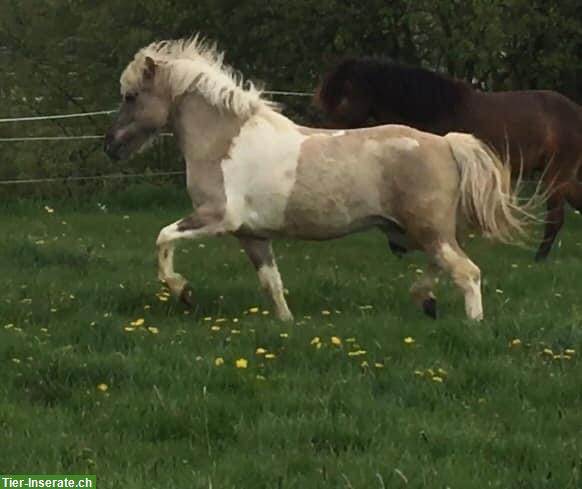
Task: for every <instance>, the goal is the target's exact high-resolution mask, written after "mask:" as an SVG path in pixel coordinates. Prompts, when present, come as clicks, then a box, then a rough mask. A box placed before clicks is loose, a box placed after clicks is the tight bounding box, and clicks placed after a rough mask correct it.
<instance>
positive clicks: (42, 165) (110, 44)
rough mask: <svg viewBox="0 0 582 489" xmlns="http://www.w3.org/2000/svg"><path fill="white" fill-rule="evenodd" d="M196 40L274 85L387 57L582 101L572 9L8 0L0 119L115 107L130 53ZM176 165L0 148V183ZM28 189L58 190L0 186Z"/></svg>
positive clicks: (10, 128)
mask: <svg viewBox="0 0 582 489" xmlns="http://www.w3.org/2000/svg"><path fill="white" fill-rule="evenodd" d="M196 31H200V32H202V33H203V34H205V35H206V36H208V37H210V38H212V39H215V40H216V41H218V42H219V45H220V46H221V47H222V48H223V49H224V50H226V54H227V60H228V61H229V62H230V63H231V64H233V65H234V66H236V67H237V68H238V69H239V70H240V71H241V72H242V73H244V74H245V75H246V76H247V77H250V78H252V79H254V80H257V81H262V82H264V83H265V84H266V85H267V86H268V87H269V88H271V89H279V90H285V89H294V90H305V91H311V90H312V89H313V87H314V86H315V84H316V83H317V79H318V77H319V75H320V74H321V72H322V70H324V69H325V68H326V67H328V66H329V65H331V64H332V63H333V62H335V61H337V60H338V59H339V58H341V57H343V56H346V55H352V54H353V55H365V54H381V55H385V56H389V57H392V58H394V59H397V60H401V61H406V62H410V63H415V64H422V65H425V66H427V67H431V68H434V69H439V70H442V71H444V72H447V73H449V74H451V75H453V76H456V77H459V78H464V79H467V80H471V79H473V78H476V79H478V80H480V81H482V82H483V83H485V85H486V87H487V89H493V90H501V89H523V88H547V89H554V90H558V91H560V92H562V93H564V94H566V95H568V96H570V97H572V98H574V100H577V101H580V100H582V85H581V80H582V57H581V55H580V53H581V52H582V49H581V48H582V3H581V2H579V1H578V0H560V1H556V0H550V1H547V0H544V1H542V0H462V1H461V0H448V1H434V0H416V1H407V0H394V1H386V0H366V1H361V0H358V1H356V0H293V1H288V0H268V1H267V0H246V1H243V2H240V1H237V2H235V1H234V0H199V1H196V2H192V1H190V0H188V1H187V0H155V1H152V0H142V1H135V0H134V1H131V0H124V1H123V2H111V1H101V2H94V1H90V0H44V1H43V2H39V1H38V0H3V1H2V2H1V3H0V66H1V67H2V69H1V70H0V107H1V109H0V116H1V117H10V116H19V115H28V114H37V113H38V114H46V113H55V112H58V113H60V112H75V111H89V110H102V109H107V108H112V107H114V106H115V104H116V103H117V98H118V96H117V93H118V86H117V85H118V78H119V73H120V72H121V70H122V69H123V68H124V66H125V65H126V63H127V62H128V61H129V59H130V58H131V56H132V55H133V53H134V52H135V51H136V50H137V49H139V48H140V47H142V46H143V45H145V44H147V43H149V42H151V41H153V40H155V39H164V38H172V37H181V36H188V35H191V34H192V33H194V32H196ZM282 102H283V103H284V104H285V107H286V112H287V113H288V114H290V115H291V116H293V117H294V118H296V119H298V120H301V121H303V122H306V123H310V122H311V123H313V122H314V121H315V120H316V119H315V118H314V117H315V114H314V112H313V109H312V108H311V107H310V104H309V99H305V98H303V99H297V98H291V97H287V98H285V99H283V100H282ZM108 122H109V119H108V118H107V117H95V118H87V119H76V120H74V121H68V122H66V121H61V122H59V121H54V122H42V123H40V122H38V123H26V124H6V123H4V124H0V137H18V136H23V135H26V136H35V135H62V134H64V135H75V134H101V133H103V131H104V130H105V128H106V126H107V124H108ZM181 166H182V163H181V161H180V158H179V156H178V155H177V154H176V152H175V150H174V148H173V146H172V143H171V142H170V141H169V142H165V143H163V144H161V145H159V146H158V147H157V148H156V149H155V150H154V151H153V152H152V151H150V152H149V153H148V154H147V155H145V156H143V157H140V158H137V159H135V160H132V161H131V162H128V163H124V166H123V168H120V167H119V166H118V165H117V164H114V163H111V162H109V161H108V160H107V159H106V158H105V157H104V156H103V155H102V152H101V143H100V141H82V142H66V143H63V142H55V143H44V142H43V143H18V144H16V143H1V142H0V180H4V179H11V178H32V177H46V176H58V175H64V176H69V175H95V174H101V173H111V172H117V171H125V172H138V171H143V170H145V169H148V168H150V169H153V170H169V169H181ZM100 185H102V184H100ZM86 190H87V187H85V191H86ZM31 192H34V193H37V194H38V193H41V194H44V193H47V192H58V193H60V194H62V192H63V186H60V185H51V186H50V187H49V186H46V187H42V186H41V187H39V186H34V187H32V186H25V187H24V186H19V187H11V188H10V189H8V188H7V187H4V188H3V190H2V194H3V195H4V196H9V197H13V196H14V195H15V194H30V193H31Z"/></svg>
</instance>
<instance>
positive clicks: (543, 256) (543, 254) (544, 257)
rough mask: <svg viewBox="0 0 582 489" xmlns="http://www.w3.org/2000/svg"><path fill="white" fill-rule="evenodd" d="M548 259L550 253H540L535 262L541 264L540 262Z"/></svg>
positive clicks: (537, 254)
mask: <svg viewBox="0 0 582 489" xmlns="http://www.w3.org/2000/svg"><path fill="white" fill-rule="evenodd" d="M547 257H548V252H545V251H538V252H537V253H536V258H535V260H536V261H537V262H539V261H544V260H545V259H546V258H547Z"/></svg>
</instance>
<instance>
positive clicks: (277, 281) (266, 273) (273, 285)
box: [257, 265, 293, 321]
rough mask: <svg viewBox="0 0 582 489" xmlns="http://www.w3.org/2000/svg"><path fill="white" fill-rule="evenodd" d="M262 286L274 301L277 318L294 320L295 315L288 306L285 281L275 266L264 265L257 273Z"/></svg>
mask: <svg viewBox="0 0 582 489" xmlns="http://www.w3.org/2000/svg"><path fill="white" fill-rule="evenodd" d="M257 273H258V276H259V281H260V282H261V286H262V287H263V288H264V289H265V290H266V291H267V293H268V294H269V295H270V296H271V299H272V300H273V304H274V306H275V311H276V314H277V317H279V318H281V319H283V320H286V321H287V320H292V319H293V315H292V314H291V311H290V310H289V307H288V306H287V301H286V300H285V293H284V289H283V281H282V280H281V275H280V274H279V270H278V269H277V268H276V267H274V266H269V265H263V266H262V267H260V268H259V269H258V271H257Z"/></svg>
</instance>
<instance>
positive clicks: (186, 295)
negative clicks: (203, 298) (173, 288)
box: [180, 284, 194, 307]
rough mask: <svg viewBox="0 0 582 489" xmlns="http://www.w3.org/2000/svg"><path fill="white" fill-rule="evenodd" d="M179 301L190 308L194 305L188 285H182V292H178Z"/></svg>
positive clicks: (190, 288) (192, 295)
mask: <svg viewBox="0 0 582 489" xmlns="http://www.w3.org/2000/svg"><path fill="white" fill-rule="evenodd" d="M180 301H182V302H183V303H184V304H186V305H187V306H190V307H192V306H193V305H194V292H193V291H192V287H190V286H189V285H188V284H186V285H184V287H183V288H182V292H180Z"/></svg>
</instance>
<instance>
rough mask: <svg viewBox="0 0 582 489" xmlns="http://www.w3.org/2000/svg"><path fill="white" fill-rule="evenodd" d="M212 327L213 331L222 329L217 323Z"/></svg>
mask: <svg viewBox="0 0 582 489" xmlns="http://www.w3.org/2000/svg"><path fill="white" fill-rule="evenodd" d="M210 329H211V330H212V331H220V326H218V325H217V324H215V325H214V326H210Z"/></svg>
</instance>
